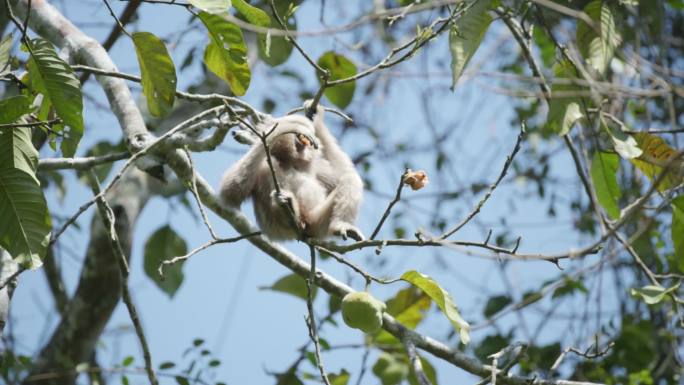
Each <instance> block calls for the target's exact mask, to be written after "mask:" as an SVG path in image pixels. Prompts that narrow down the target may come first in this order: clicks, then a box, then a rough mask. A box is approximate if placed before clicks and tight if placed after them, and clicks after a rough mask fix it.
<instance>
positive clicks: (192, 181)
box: [183, 146, 218, 240]
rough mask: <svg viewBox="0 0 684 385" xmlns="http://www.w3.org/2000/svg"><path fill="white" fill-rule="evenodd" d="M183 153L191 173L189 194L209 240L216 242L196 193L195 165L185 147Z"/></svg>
mask: <svg viewBox="0 0 684 385" xmlns="http://www.w3.org/2000/svg"><path fill="white" fill-rule="evenodd" d="M183 151H184V152H185V156H187V157H188V163H189V164H190V172H191V173H192V178H190V192H191V193H192V196H193V197H195V202H197V208H199V211H200V215H201V216H202V221H203V222H204V225H205V226H206V227H207V230H209V234H210V235H211V238H212V239H214V240H216V239H218V236H217V235H216V232H215V231H214V228H213V227H212V226H211V223H210V222H209V217H207V213H206V212H205V211H204V205H203V204H202V199H201V198H200V196H199V194H198V193H197V172H196V171H195V163H194V162H193V161H192V155H190V151H188V148H187V146H186V147H184V148H183Z"/></svg>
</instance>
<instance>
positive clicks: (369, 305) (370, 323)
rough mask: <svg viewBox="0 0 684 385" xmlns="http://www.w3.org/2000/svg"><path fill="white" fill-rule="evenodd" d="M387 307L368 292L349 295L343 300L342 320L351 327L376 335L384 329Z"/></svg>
mask: <svg viewBox="0 0 684 385" xmlns="http://www.w3.org/2000/svg"><path fill="white" fill-rule="evenodd" d="M385 307H386V306H385V303H384V302H382V301H380V300H377V299H375V298H373V296H371V295H370V294H368V293H366V292H355V293H349V294H347V295H345V296H344V298H342V319H344V322H345V323H346V324H347V325H348V326H349V327H352V328H355V329H361V330H363V331H364V332H366V333H375V332H377V331H378V330H380V328H381V327H382V313H383V312H384V311H385Z"/></svg>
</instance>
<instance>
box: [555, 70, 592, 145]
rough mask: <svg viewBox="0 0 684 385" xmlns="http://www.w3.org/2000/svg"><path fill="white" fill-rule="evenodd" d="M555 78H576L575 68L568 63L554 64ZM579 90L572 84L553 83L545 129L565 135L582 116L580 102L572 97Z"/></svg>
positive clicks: (574, 96)
mask: <svg viewBox="0 0 684 385" xmlns="http://www.w3.org/2000/svg"><path fill="white" fill-rule="evenodd" d="M554 74H555V76H556V78H563V79H573V78H577V76H576V72H575V68H574V67H573V66H572V64H571V63H570V62H568V61H562V62H559V63H556V66H555V68H554ZM579 90H580V88H579V87H577V86H575V85H572V84H562V83H560V82H554V83H553V85H552V86H551V102H550V103H549V113H548V115H547V117H546V125H547V127H548V128H549V129H550V130H551V131H553V132H555V133H557V134H558V135H565V134H567V133H568V132H569V131H570V129H571V128H572V126H573V125H574V124H575V122H577V120H579V119H580V118H582V117H583V116H584V115H583V114H582V112H581V111H580V100H579V98H578V97H577V96H576V95H574V93H575V92H577V91H579Z"/></svg>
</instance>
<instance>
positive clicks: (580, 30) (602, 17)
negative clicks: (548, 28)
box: [577, 0, 620, 74]
mask: <svg viewBox="0 0 684 385" xmlns="http://www.w3.org/2000/svg"><path fill="white" fill-rule="evenodd" d="M584 13H586V14H587V15H588V16H589V17H590V18H591V19H592V20H594V26H590V25H589V24H587V23H585V22H584V21H581V20H580V21H578V22H577V45H578V47H579V50H580V53H581V54H582V57H584V59H585V60H586V62H587V64H589V66H590V67H592V68H593V69H595V70H596V71H597V72H599V73H601V74H603V73H605V72H606V68H608V64H609V63H610V60H611V59H612V58H613V54H614V52H615V48H616V47H617V46H618V45H619V44H620V37H619V35H618V34H617V32H616V31H615V20H614V18H613V13H612V12H611V10H610V7H609V6H608V2H605V1H602V0H594V1H592V2H591V3H589V4H587V5H586V6H585V7H584Z"/></svg>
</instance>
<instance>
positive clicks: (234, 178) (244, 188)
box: [220, 142, 266, 208]
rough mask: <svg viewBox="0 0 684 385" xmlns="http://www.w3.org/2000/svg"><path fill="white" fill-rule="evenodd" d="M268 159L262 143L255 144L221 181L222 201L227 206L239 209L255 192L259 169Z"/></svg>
mask: <svg viewBox="0 0 684 385" xmlns="http://www.w3.org/2000/svg"><path fill="white" fill-rule="evenodd" d="M265 159H266V151H264V147H263V145H262V144H261V142H257V143H254V144H253V145H252V147H250V149H249V151H247V153H246V154H245V155H244V156H243V157H242V158H240V160H238V161H237V162H236V163H235V164H234V165H233V166H232V167H231V168H229V169H228V171H226V172H225V174H223V178H222V179H221V187H220V194H221V200H222V201H223V203H224V204H225V205H227V206H230V207H234V208H239V207H240V204H241V203H242V202H243V201H244V200H245V199H247V197H248V196H249V195H250V194H251V193H252V192H253V191H254V188H255V187H256V183H257V179H258V175H259V169H260V168H261V166H262V164H263V162H264V160H265Z"/></svg>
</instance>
